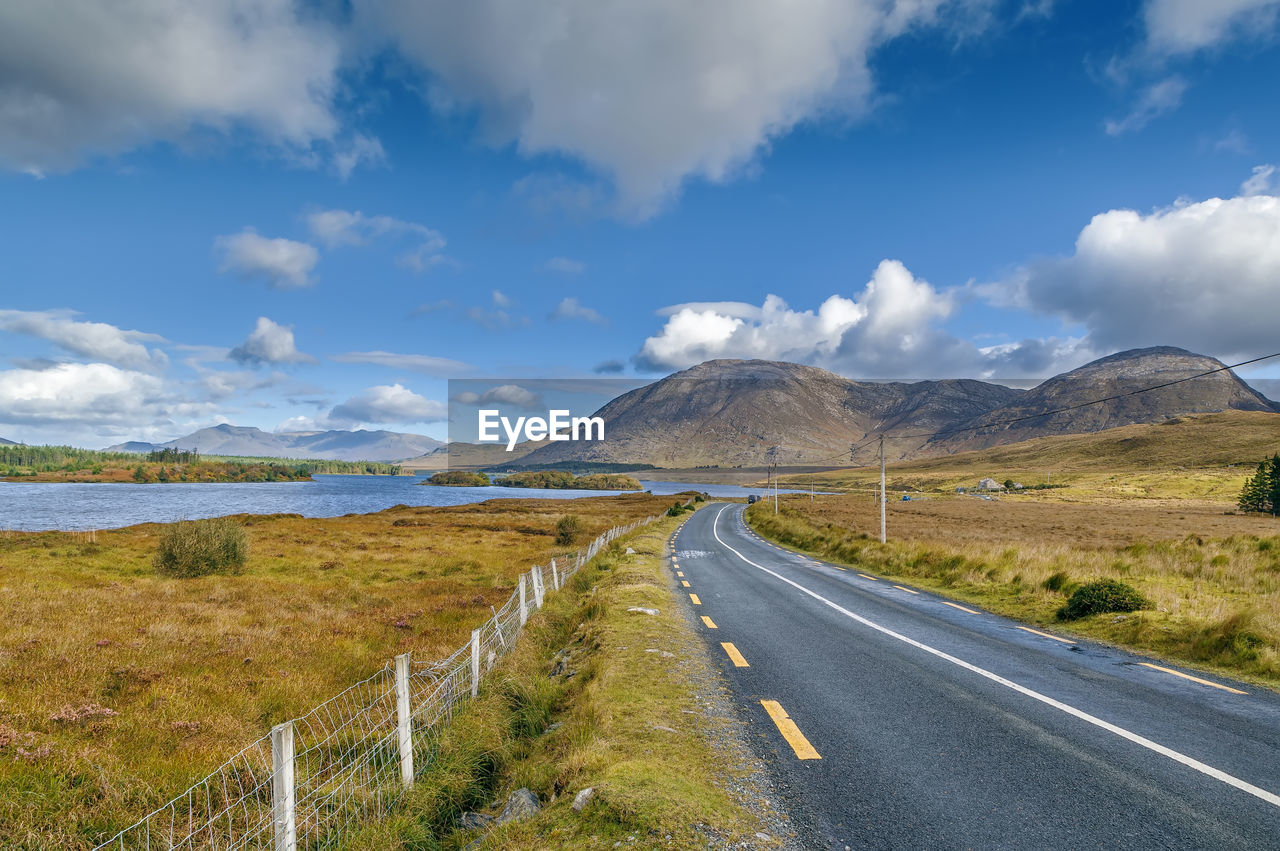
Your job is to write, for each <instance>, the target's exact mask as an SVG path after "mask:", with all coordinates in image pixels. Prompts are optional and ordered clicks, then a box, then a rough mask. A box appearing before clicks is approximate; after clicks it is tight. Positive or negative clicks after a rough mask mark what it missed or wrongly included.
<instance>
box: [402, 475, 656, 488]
mask: <svg viewBox="0 0 1280 851" xmlns="http://www.w3.org/2000/svg"><path fill="white" fill-rule="evenodd" d="M422 484H424V485H444V486H447V487H460V488H482V487H487V486H489V485H498V486H500V487H504V488H542V489H546V490H583V491H638V490H643V489H644V485H642V484H640V482H639V481H638V480H636V479H634V478H632V477H631V476H624V475H621V474H619V473H591V474H589V475H586V476H575V475H574V474H573V473H567V472H565V471H563V470H537V471H530V472H525V473H509V474H507V475H506V476H503V477H502V478H499V479H490V478H489V476H488V474H487V473H480V472H471V471H468V470H448V471H445V472H442V473H436V474H435V475H433V476H432V477H431V478H429V479H427V480H426V481H425V482H422Z"/></svg>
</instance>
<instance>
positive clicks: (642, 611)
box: [627, 606, 662, 615]
mask: <svg viewBox="0 0 1280 851" xmlns="http://www.w3.org/2000/svg"><path fill="white" fill-rule="evenodd" d="M627 611H628V612H635V613H636V614H638V615H660V614H662V612H661V611H660V610H658V609H646V608H645V607H644V606H632V607H630V608H629V609H627Z"/></svg>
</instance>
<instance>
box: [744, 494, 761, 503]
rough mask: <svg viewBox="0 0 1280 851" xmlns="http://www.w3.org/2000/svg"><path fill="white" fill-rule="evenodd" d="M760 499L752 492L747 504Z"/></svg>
mask: <svg viewBox="0 0 1280 851" xmlns="http://www.w3.org/2000/svg"><path fill="white" fill-rule="evenodd" d="M759 501H760V497H758V496H756V495H755V494H751V496H749V497H747V505H754V504H755V503H757V502H759Z"/></svg>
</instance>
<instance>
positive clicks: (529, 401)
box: [453, 384, 546, 411]
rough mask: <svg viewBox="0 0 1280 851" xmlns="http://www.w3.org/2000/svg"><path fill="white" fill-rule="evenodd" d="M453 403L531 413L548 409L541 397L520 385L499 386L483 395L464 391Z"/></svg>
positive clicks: (454, 397) (491, 388) (456, 396)
mask: <svg viewBox="0 0 1280 851" xmlns="http://www.w3.org/2000/svg"><path fill="white" fill-rule="evenodd" d="M453 401H454V402H461V403H462V404H464V405H511V406H513V407H516V408H523V409H525V410H529V411H534V410H544V409H545V408H546V404H545V403H544V402H543V401H542V396H541V395H539V394H537V393H534V392H533V391H532V390H529V389H527V388H524V387H521V386H520V385H519V384H499V385H498V386H497V387H490V388H489V389H488V390H485V391H484V392H483V393H476V392H474V391H470V390H468V391H464V392H462V393H458V394H456V395H455V396H453Z"/></svg>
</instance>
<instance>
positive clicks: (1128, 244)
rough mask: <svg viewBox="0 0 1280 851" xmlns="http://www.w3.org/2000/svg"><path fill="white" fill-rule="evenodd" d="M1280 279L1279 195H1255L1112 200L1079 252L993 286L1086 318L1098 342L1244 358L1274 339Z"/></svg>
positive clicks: (1047, 309)
mask: <svg viewBox="0 0 1280 851" xmlns="http://www.w3.org/2000/svg"><path fill="white" fill-rule="evenodd" d="M1277 281H1280V198H1277V197H1274V196H1270V195H1255V196H1250V197H1238V198H1230V199H1225V200H1224V199H1221V198H1210V199H1208V200H1206V201H1200V202H1196V203H1190V202H1182V203H1179V204H1176V205H1174V206H1172V207H1166V208H1163V209H1158V210H1155V211H1153V212H1151V213H1148V214H1142V213H1139V212H1136V211H1134V210H1110V211H1108V212H1105V213H1102V214H1100V215H1097V216H1094V218H1093V220H1092V221H1091V222H1090V223H1089V224H1088V225H1087V226H1086V227H1085V228H1084V229H1083V230H1082V231H1081V232H1080V235H1079V237H1078V238H1077V240H1076V246H1075V253H1074V254H1072V255H1071V256H1069V257H1061V258H1056V259H1051V260H1045V261H1042V262H1038V263H1033V264H1030V265H1028V266H1027V267H1025V268H1023V269H1022V270H1020V272H1019V273H1018V274H1017V275H1016V276H1014V278H1013V279H1011V280H1010V281H1008V282H1006V283H1005V284H1004V285H1002V286H998V287H995V288H993V289H991V290H988V291H986V294H987V295H988V297H989V298H990V299H992V300H997V299H1002V300H1003V302H1004V303H1006V304H1013V305H1018V306H1021V307H1023V308H1026V309H1031V310H1034V311H1037V312H1040V313H1047V314H1052V315H1056V316H1059V317H1061V318H1062V319H1064V320H1066V321H1069V322H1074V323H1079V324H1080V325H1083V326H1084V327H1085V328H1086V329H1087V331H1088V344H1089V345H1090V346H1091V347H1092V348H1093V349H1094V350H1096V351H1103V352H1106V351H1114V350H1116V349H1127V348H1132V347H1136V346H1151V345H1176V346H1181V347H1183V348H1188V349H1192V350H1194V351H1198V352H1203V353H1207V354H1213V355H1216V356H1218V357H1220V358H1233V357H1242V358H1243V357H1249V356H1256V355H1258V354H1269V353H1270V352H1272V351H1274V350H1275V349H1276V328H1277V327H1280V300H1278V299H1277V298H1276V292H1277V290H1276V286H1277V284H1276V282H1277ZM1001 291H1003V292H1001Z"/></svg>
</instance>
